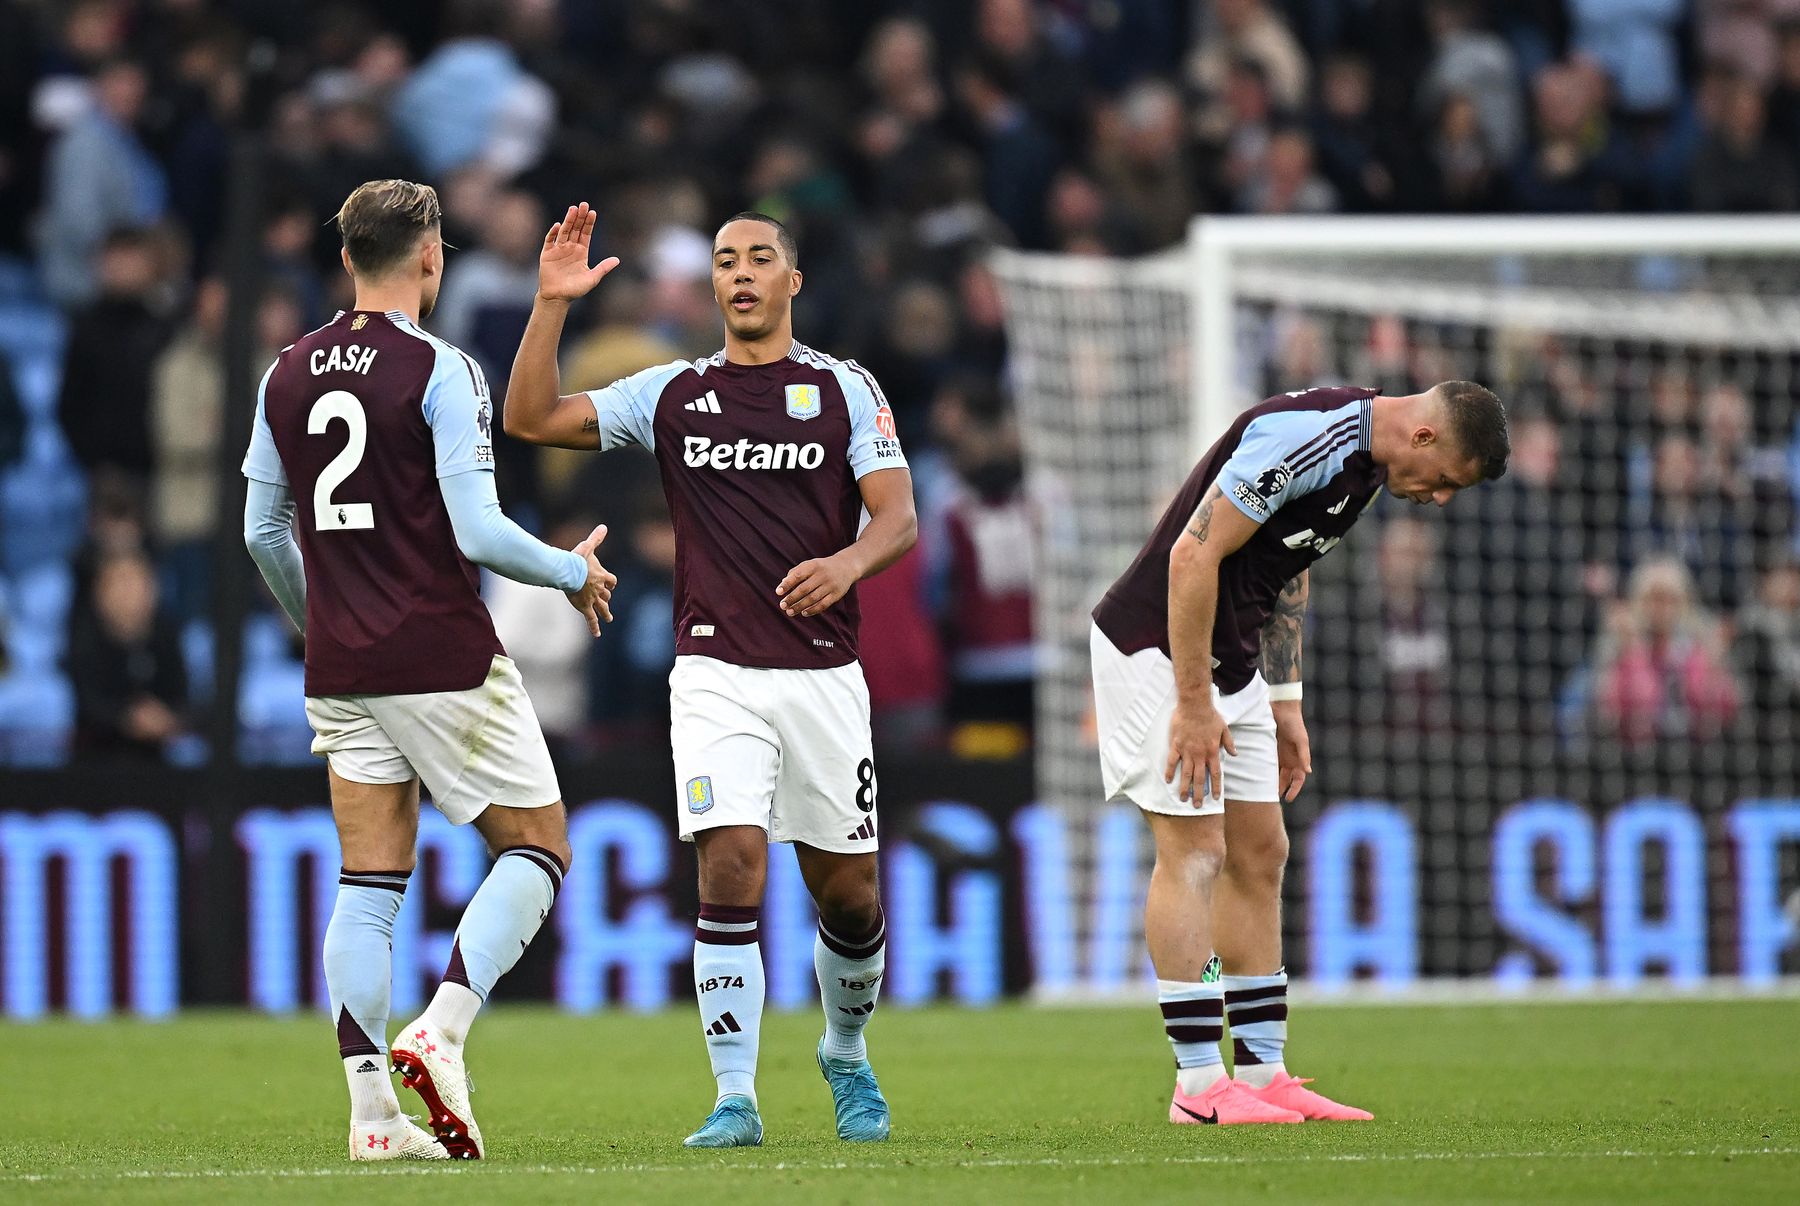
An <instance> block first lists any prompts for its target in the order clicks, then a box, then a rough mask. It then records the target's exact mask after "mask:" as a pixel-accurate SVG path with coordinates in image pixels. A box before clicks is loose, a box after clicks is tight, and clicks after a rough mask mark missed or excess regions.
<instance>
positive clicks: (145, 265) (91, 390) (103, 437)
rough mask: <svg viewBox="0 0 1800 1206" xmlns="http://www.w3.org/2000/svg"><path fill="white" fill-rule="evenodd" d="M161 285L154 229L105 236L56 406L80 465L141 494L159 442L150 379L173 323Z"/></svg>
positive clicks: (71, 330) (71, 332)
mask: <svg viewBox="0 0 1800 1206" xmlns="http://www.w3.org/2000/svg"><path fill="white" fill-rule="evenodd" d="M162 285H163V280H162V267H161V264H160V263H159V262H158V251H157V246H156V243H155V241H154V239H153V238H152V237H151V236H150V235H149V234H147V233H145V232H142V231H124V230H121V231H117V232H115V233H113V234H111V235H108V236H107V237H106V240H105V243H104V245H103V246H102V248H101V250H100V257H99V286H100V293H99V296H98V298H97V299H96V300H95V301H94V302H93V303H92V304H91V305H89V306H87V307H86V308H85V309H83V310H81V311H80V312H78V313H77V314H76V315H75V317H74V319H73V321H72V322H71V323H70V327H69V342H68V345H67V347H66V348H65V350H64V354H63V375H62V397H61V399H60V401H59V402H58V404H57V418H58V419H59V420H60V421H61V423H62V429H63V434H64V435H65V436H66V437H67V438H68V441H69V448H70V451H72V452H73V453H74V454H75V461H76V463H77V464H79V465H80V466H81V467H82V468H83V469H84V470H86V471H87V472H88V473H90V474H104V475H112V476H116V477H119V478H121V479H122V480H123V482H124V483H125V484H126V485H127V487H128V488H129V489H130V491H131V492H132V493H133V494H134V495H136V496H138V497H140V498H141V497H142V491H143V489H144V487H145V485H146V484H147V481H148V478H149V474H150V470H151V468H152V461H151V456H152V450H153V448H154V447H155V446H154V444H153V443H152V442H151V439H150V378H151V374H152V372H153V371H154V369H155V366H156V359H157V357H158V356H159V355H160V354H161V353H162V350H163V347H164V345H166V344H167V343H168V341H169V336H170V334H171V326H172V324H171V323H170V321H169V319H168V318H167V317H166V316H165V315H164V314H163V313H162V312H161V311H160V310H159V309H158V308H157V303H158V301H159V300H160V293H159V291H160V289H161V286H162Z"/></svg>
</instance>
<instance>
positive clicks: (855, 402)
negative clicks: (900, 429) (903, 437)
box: [831, 360, 906, 480]
mask: <svg viewBox="0 0 1800 1206" xmlns="http://www.w3.org/2000/svg"><path fill="white" fill-rule="evenodd" d="M831 371H832V373H833V374H835V375H836V377H837V379H838V385H839V386H840V387H841V388H842V389H843V391H844V399H845V401H847V402H848V403H849V404H850V471H851V472H852V473H854V474H855V475H856V476H857V478H858V480H860V479H861V478H862V477H863V476H864V475H865V474H869V473H873V472H875V470H877V469H904V468H906V454H905V453H903V452H901V451H900V440H899V437H898V435H897V434H896V433H895V430H894V412H893V411H892V410H891V409H890V408H889V407H888V404H887V399H886V398H885V397H883V396H882V393H881V386H879V385H877V384H876V383H875V376H874V374H872V373H870V372H869V370H868V369H866V368H864V367H863V366H862V365H860V364H858V363H856V361H854V360H846V361H844V362H843V363H842V364H839V365H834V366H833V367H832V370H831Z"/></svg>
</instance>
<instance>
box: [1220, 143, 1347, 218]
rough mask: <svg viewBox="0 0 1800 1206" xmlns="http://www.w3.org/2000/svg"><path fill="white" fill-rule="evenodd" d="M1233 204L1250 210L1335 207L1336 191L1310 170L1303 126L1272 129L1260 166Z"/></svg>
mask: <svg viewBox="0 0 1800 1206" xmlns="http://www.w3.org/2000/svg"><path fill="white" fill-rule="evenodd" d="M1237 208H1238V209H1239V210H1240V211H1241V212H1243V213H1252V214H1322V213H1330V212H1331V211H1332V210H1334V209H1336V208H1337V194H1336V193H1335V192H1333V191H1332V188H1331V185H1329V184H1327V183H1326V182H1325V180H1324V179H1323V178H1322V177H1321V176H1319V175H1318V173H1316V172H1314V171H1313V152H1312V142H1311V140H1309V139H1308V138H1307V136H1306V132H1305V131H1304V130H1301V129H1299V128H1298V127H1296V126H1283V127H1281V128H1280V129H1278V130H1276V131H1275V133H1274V136H1273V137H1271V138H1270V139H1269V150H1268V154H1267V155H1266V156H1265V157H1264V159H1263V162H1262V164H1261V166H1260V168H1259V169H1258V170H1257V171H1256V172H1255V173H1254V174H1253V175H1252V176H1251V177H1250V179H1249V180H1247V181H1246V182H1245V184H1244V187H1243V188H1242V189H1241V190H1240V191H1239V193H1238V205H1237Z"/></svg>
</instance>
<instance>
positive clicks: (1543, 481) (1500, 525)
mask: <svg viewBox="0 0 1800 1206" xmlns="http://www.w3.org/2000/svg"><path fill="white" fill-rule="evenodd" d="M1510 426H1511V433H1510V434H1511V438H1512V459H1511V461H1510V462H1508V464H1507V469H1506V476H1505V477H1503V478H1501V479H1500V480H1499V481H1497V482H1490V483H1488V484H1487V485H1485V486H1483V487H1482V488H1481V489H1480V490H1477V491H1473V492H1471V494H1470V495H1469V496H1468V497H1467V498H1459V499H1458V500H1457V502H1456V506H1454V507H1452V508H1450V509H1449V510H1448V511H1447V512H1446V517H1447V519H1448V521H1449V537H1448V541H1447V543H1448V560H1449V567H1450V573H1449V585H1450V597H1451V598H1452V599H1453V600H1454V601H1455V603H1454V606H1455V607H1456V611H1455V613H1454V617H1453V621H1454V623H1453V632H1454V634H1455V641H1456V652H1457V662H1458V665H1459V670H1460V671H1461V672H1462V673H1461V675H1460V679H1459V681H1460V682H1461V683H1462V685H1463V686H1464V688H1465V690H1464V698H1463V700H1462V702H1461V710H1462V711H1463V712H1464V714H1467V715H1471V719H1472V721H1475V722H1476V723H1478V724H1479V725H1480V727H1481V728H1482V729H1483V730H1484V731H1486V732H1488V733H1492V734H1499V735H1534V734H1545V733H1548V732H1550V729H1551V721H1552V715H1551V708H1550V703H1549V701H1551V700H1552V699H1554V698H1555V697H1556V695H1557V693H1558V692H1559V691H1561V690H1562V689H1563V687H1564V685H1565V684H1566V683H1567V681H1568V678H1569V675H1570V674H1571V673H1573V672H1574V670H1575V668H1576V667H1577V666H1578V665H1579V664H1580V662H1581V659H1582V657H1583V656H1584V654H1585V652H1586V646H1587V641H1588V636H1589V634H1590V632H1591V630H1592V628H1593V624H1594V621H1595V619H1597V617H1590V615H1589V610H1590V608H1589V604H1588V597H1587V585H1586V581H1585V578H1586V574H1585V571H1584V568H1583V565H1582V563H1581V560H1580V558H1579V556H1556V557H1551V558H1548V559H1546V558H1545V557H1544V551H1545V550H1546V549H1558V550H1568V549H1576V550H1579V549H1580V548H1581V543H1582V532H1581V516H1580V504H1579V499H1578V498H1576V497H1575V496H1574V495H1573V494H1572V492H1571V491H1570V490H1569V489H1568V487H1567V485H1566V484H1565V482H1566V479H1565V477H1564V473H1565V468H1564V451H1563V448H1564V442H1563V435H1562V432H1561V430H1560V429H1559V428H1558V427H1557V425H1556V423H1555V421H1554V420H1552V419H1551V418H1550V417H1549V416H1547V415H1543V414H1531V413H1529V412H1528V413H1525V414H1522V415H1516V416H1514V417H1513V419H1512V420H1511V423H1510ZM1527 572H1529V573H1530V578H1531V580H1530V582H1529V583H1522V581H1521V576H1522V575H1524V574H1526V573H1527ZM1480 715H1485V719H1479V720H1478V719H1477V717H1478V716H1480Z"/></svg>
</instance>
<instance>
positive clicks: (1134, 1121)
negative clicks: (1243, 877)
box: [0, 1000, 1800, 1206]
mask: <svg viewBox="0 0 1800 1206" xmlns="http://www.w3.org/2000/svg"><path fill="white" fill-rule="evenodd" d="M1797 1035H1800V1002H1795V1001H1791V1000H1763V1001H1740V1002H1716V1001H1687V1002H1670V1003H1655V1002H1646V1003H1632V1004H1624V1005H1619V1004H1605V1005H1598V1004H1596V1005H1587V1004H1582V1005H1576V1004H1536V1005H1529V1004H1517V1005H1508V1006H1495V1007H1486V1006H1473V1007H1468V1006H1466V1007H1435V1008H1428V1007H1415V1006H1409V1007H1398V1006H1395V1007H1380V1008H1375V1007H1370V1008H1362V1007H1357V1008H1332V1009H1322V1008H1320V1009H1306V1008H1301V1009H1299V1010H1297V1011H1296V1021H1295V1022H1294V1024H1293V1039H1292V1049H1293V1051H1294V1054H1295V1057H1296V1071H1298V1072H1300V1073H1304V1074H1306V1075H1311V1076H1315V1077H1317V1078H1318V1085H1317V1087H1319V1088H1320V1089H1323V1090H1325V1091H1326V1092H1327V1093H1330V1094H1334V1095H1339V1096H1341V1097H1343V1098H1344V1099H1345V1100H1347V1101H1351V1102H1354V1103H1356V1104H1359V1105H1364V1106H1367V1107H1368V1108H1369V1109H1371V1110H1373V1111H1374V1112H1375V1114H1376V1118H1377V1121H1376V1122H1374V1123H1364V1124H1337V1125H1331V1124H1324V1123H1311V1124H1307V1125H1304V1126H1295V1127H1286V1126H1275V1127H1233V1128H1217V1127H1200V1126H1184V1127H1173V1126H1169V1125H1168V1124H1167V1123H1166V1122H1164V1121H1163V1119H1164V1116H1165V1112H1166V1110H1167V1108H1168V1094H1169V1086H1170V1083H1171V1075H1170V1068H1169V1060H1168V1054H1167V1049H1166V1048H1165V1047H1164V1046H1163V1043H1162V1039H1161V1034H1160V1027H1159V1026H1158V1025H1157V1023H1156V1020H1155V1016H1154V1014H1153V1013H1152V1012H1150V1011H1147V1010H1145V1009H1119V1008H1113V1009H1033V1008H1029V1007H1023V1006H1007V1007H1004V1008H997V1009H992V1010H987V1011H974V1010H953V1009H931V1010H920V1011H912V1012H909V1011H904V1010H887V1011H884V1012H883V1013H882V1014H881V1015H880V1017H879V1018H878V1019H877V1020H876V1023H875V1026H874V1027H873V1030H872V1034H871V1039H872V1045H873V1049H874V1054H875V1057H876V1068H877V1071H878V1072H879V1073H880V1076H881V1080H882V1085H883V1088H884V1090H885V1091H886V1093H887V1095H888V1098H889V1099H890V1101H891V1102H892V1103H893V1106H894V1117H895V1126H894V1138H893V1139H892V1140H891V1141H889V1142H888V1143H885V1144H880V1145H870V1146H852V1145H848V1144H843V1143H840V1142H838V1140H837V1139H836V1138H835V1136H834V1134H833V1132H832V1124H831V1108H830V1097H829V1094H828V1091H827V1090H826V1088H825V1086H824V1084H823V1082H822V1081H821V1080H820V1079H819V1075H818V1071H817V1069H816V1068H815V1067H814V1066H813V1057H812V1050H813V1044H814V1041H815V1037H816V1021H815V1018H814V1016H813V1015H810V1014H807V1015H774V1016H771V1017H770V1018H769V1019H768V1021H767V1024H766V1026H765V1029H764V1034H763V1042H762V1068H761V1074H760V1083H759V1095H760V1097H761V1099H762V1110H763V1118H764V1123H765V1126H766V1128H767V1139H766V1140H765V1145H764V1146H763V1147H762V1148H761V1149H759V1150H740V1151H733V1152H725V1153H718V1152H690V1151H686V1150H684V1149H683V1148H682V1147H681V1146H680V1140H681V1137H682V1136H683V1135H685V1134H686V1133H687V1132H688V1131H689V1130H691V1129H692V1128H693V1127H694V1126H695V1125H696V1124H698V1123H699V1122H700V1120H701V1118H702V1117H703V1116H704V1115H705V1113H706V1111H707V1109H708V1108H709V1107H710V1105H711V1101H712V1086H711V1078H710V1077H709V1076H708V1074H707V1071H706V1062H705V1056H704V1054H703V1052H702V1048H701V1041H700V1036H699V1035H698V1034H697V1033H696V1027H695V1025H694V1019H693V1018H692V1017H691V1016H689V1015H687V1014H681V1013H674V1014H667V1015H662V1016H654V1017H644V1016H631V1015H606V1016H598V1017H567V1016H562V1015H559V1014H556V1013H553V1012H550V1011H547V1010H541V1009H524V1008H516V1009H504V1008H503V1009H497V1010H495V1011H494V1012H493V1013H492V1014H491V1015H489V1016H485V1017H483V1018H482V1019H481V1021H480V1022H479V1023H477V1028H476V1031H475V1037H474V1040H473V1043H472V1045H471V1048H470V1053H471V1062H472V1070H473V1073H474V1076H475V1079H476V1081H477V1084H478V1086H479V1091H478V1092H477V1094H476V1096H475V1099H474V1101H475V1105H476V1109H477V1111H478V1117H479V1119H480V1121H481V1123H482V1127H483V1130H484V1131H485V1133H486V1135H487V1137H488V1142H489V1152H488V1159H487V1160H485V1161H483V1162H481V1163H479V1164H462V1165H455V1166H446V1165H441V1164H440V1165H418V1164H412V1165H405V1166H399V1165H383V1166H352V1165H350V1164H349V1163H348V1162H347V1161H346V1160H345V1158H344V1138H345V1134H346V1124H345V1122H344V1119H345V1118H346V1116H347V1111H346V1108H345V1098H344V1089H343V1080H342V1077H341V1074H340V1073H339V1070H338V1065H337V1061H336V1059H335V1058H334V1056H335V1052H334V1051H333V1049H332V1040H331V1032H330V1029H329V1027H328V1026H327V1025H326V1024H325V1023H324V1022H322V1021H318V1020H313V1019H304V1020H294V1019H268V1018H262V1017H255V1016H251V1015H247V1014H241V1013H216V1014H215V1013H197V1014H188V1015H185V1016H184V1017H182V1018H181V1019H180V1020H177V1021H172V1022H165V1023H141V1022H109V1023H102V1024H83V1023H76V1022H66V1021H56V1022H50V1023H46V1024H42V1025H36V1026H0V1044H3V1046H0V1200H5V1201H9V1202H38V1201H42V1202H87V1201H103V1200H104V1201H108V1202H113V1201H121V1200H127V1201H140V1202H194V1201H233V1202H235V1201H255V1202H258V1203H277V1202H320V1201H356V1202H379V1201H402V1200H406V1201H411V1202H416V1201H418V1200H420V1197H419V1195H420V1194H421V1193H437V1192H439V1191H440V1190H441V1189H442V1188H443V1187H442V1186H441V1185H436V1184H431V1183H430V1182H424V1181H422V1180H421V1178H423V1177H446V1178H455V1179H456V1184H455V1187H454V1188H453V1189H452V1190H451V1191H450V1192H451V1193H452V1194H454V1195H455V1197H454V1199H453V1200H459V1201H460V1200H466V1199H467V1198H469V1197H471V1196H475V1195H479V1199H480V1200H481V1201H482V1202H483V1203H484V1206H485V1204H486V1203H502V1202H514V1201H519V1202H525V1201H530V1202H555V1201H571V1200H577V1199H580V1200H583V1201H592V1200H596V1199H616V1200H624V1201H632V1202H680V1203H683V1204H684V1206H702V1204H709V1203H713V1202H722V1203H728V1204H729V1206H743V1204H746V1203H751V1202H765V1201H781V1202H794V1201H833V1202H849V1201H855V1202H867V1201H896V1202H899V1201H907V1202H913V1201H977V1200H979V1201H981V1202H983V1203H997V1202H1011V1201H1021V1202H1023V1201H1031V1202H1033V1203H1044V1202H1058V1201H1094V1200H1098V1199H1101V1198H1103V1197H1109V1196H1110V1197H1115V1200H1117V1201H1121V1202H1131V1203H1133V1204H1134V1206H1135V1203H1138V1202H1157V1201H1175V1200H1187V1201H1192V1200H1195V1199H1197V1198H1200V1197H1203V1196H1204V1197H1205V1198H1208V1199H1213V1200H1221V1201H1232V1202H1238V1201H1253V1202H1260V1201H1273V1202H1281V1203H1284V1204H1291V1203H1298V1202H1308V1201H1319V1202H1380V1203H1383V1204H1388V1203H1394V1202H1403V1201H1422V1202H1425V1201H1428V1202H1453V1201H1457V1202H1460V1201H1493V1202H1551V1201H1571V1202H1575V1201H1578V1202H1631V1203H1634V1204H1635V1206H1644V1204H1647V1203H1654V1202H1697V1201H1719V1202H1759V1203H1760V1202H1776V1201H1800V1090H1797V1089H1796V1087H1795V1086H1796V1085H1797V1084H1800V1042H1797V1041H1796V1036H1797ZM401 1100H402V1104H403V1105H404V1106H407V1107H408V1108H413V1109H416V1107H417V1101H416V1098H413V1097H412V1095H411V1094H410V1093H407V1092H405V1091H404V1090H402V1091H401Z"/></svg>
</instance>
